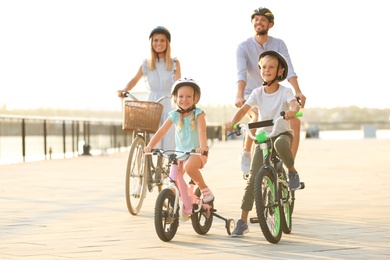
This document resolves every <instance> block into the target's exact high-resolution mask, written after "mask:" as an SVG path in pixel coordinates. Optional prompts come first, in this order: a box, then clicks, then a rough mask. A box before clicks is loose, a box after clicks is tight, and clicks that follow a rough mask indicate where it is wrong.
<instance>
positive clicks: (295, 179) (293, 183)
mask: <svg viewBox="0 0 390 260" xmlns="http://www.w3.org/2000/svg"><path fill="white" fill-rule="evenodd" d="M288 179H289V182H288V187H289V188H290V190H297V189H299V188H300V186H301V181H300V180H299V175H298V173H297V172H296V173H293V172H289V173H288Z"/></svg>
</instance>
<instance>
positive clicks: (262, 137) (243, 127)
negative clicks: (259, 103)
mask: <svg viewBox="0 0 390 260" xmlns="http://www.w3.org/2000/svg"><path fill="white" fill-rule="evenodd" d="M284 115H285V112H284V111H282V112H280V116H279V117H278V118H276V119H275V120H264V121H260V122H255V123H250V124H235V125H234V126H233V129H234V130H235V134H236V135H240V134H242V133H243V131H244V132H246V133H247V134H248V136H249V137H250V138H252V139H253V140H257V141H258V142H259V143H262V142H264V141H266V140H268V139H269V138H271V137H274V136H275V132H276V129H277V127H275V126H277V125H278V123H279V122H281V121H282V120H284ZM302 115H303V113H302V112H301V111H299V112H298V113H296V114H295V117H301V116H302ZM265 126H274V127H273V128H272V132H271V133H269V134H267V133H266V132H264V131H263V132H261V133H259V134H257V135H256V136H254V135H253V134H252V133H251V131H250V129H253V128H259V127H265Z"/></svg>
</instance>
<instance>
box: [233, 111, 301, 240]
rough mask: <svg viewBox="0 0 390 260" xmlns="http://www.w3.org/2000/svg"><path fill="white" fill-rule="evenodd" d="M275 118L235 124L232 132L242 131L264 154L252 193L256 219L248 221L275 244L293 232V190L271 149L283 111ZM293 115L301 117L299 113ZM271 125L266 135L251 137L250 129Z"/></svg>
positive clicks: (237, 133)
mask: <svg viewBox="0 0 390 260" xmlns="http://www.w3.org/2000/svg"><path fill="white" fill-rule="evenodd" d="M280 114H281V116H280V117H278V118H277V119H276V120H265V121H260V122H255V123H249V124H237V125H235V126H234V128H235V132H234V133H235V134H236V135H240V134H241V133H242V132H243V131H245V132H246V133H247V134H248V136H249V137H250V138H252V139H253V140H255V142H256V143H257V144H259V145H260V149H261V150H262V156H263V162H264V164H263V166H262V167H261V168H260V170H259V172H258V173H257V174H256V176H255V183H254V195H255V204H256V213H257V218H251V219H250V222H251V223H259V225H260V228H261V230H262V232H263V235H264V237H265V238H266V239H267V240H268V241H269V242H270V243H274V244H276V243H278V242H279V241H280V239H281V237H282V233H285V234H289V233H291V231H292V213H293V210H294V203H295V191H291V190H289V188H288V181H289V180H288V176H287V174H286V170H285V168H284V166H283V162H282V160H281V159H280V158H279V156H278V154H277V152H276V151H275V150H274V146H273V137H275V131H274V130H275V129H276V128H277V127H275V126H277V124H278V123H279V122H282V120H284V115H285V112H281V113H280ZM295 116H296V117H300V116H302V113H301V112H298V113H297V114H296V115H295ZM266 126H274V127H273V131H272V132H271V133H270V134H268V135H267V133H266V132H262V133H259V134H257V135H256V136H253V134H252V133H251V132H250V129H254V128H260V127H266ZM304 188H305V184H304V183H303V182H301V183H300V187H299V189H304Z"/></svg>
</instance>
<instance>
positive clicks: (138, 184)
mask: <svg viewBox="0 0 390 260" xmlns="http://www.w3.org/2000/svg"><path fill="white" fill-rule="evenodd" d="M122 94H123V96H124V97H125V99H124V101H123V126H122V128H123V130H125V131H127V132H130V133H131V134H132V137H131V140H132V142H131V146H130V152H129V157H128V160H127V167H126V205H127V209H128V211H129V212H130V214H132V215H137V214H138V213H139V212H140V210H141V207H142V204H143V201H144V199H145V197H146V188H148V190H149V192H152V191H153V188H154V187H156V186H157V188H158V192H160V191H161V190H162V188H163V184H164V180H165V179H166V178H167V177H168V175H164V173H165V171H164V170H163V169H162V166H163V157H158V158H157V161H153V160H152V159H151V158H150V157H148V158H145V156H144V152H143V151H144V147H145V146H146V145H147V143H148V142H149V140H150V135H151V134H153V133H155V132H156V131H157V129H158V128H159V125H160V119H161V114H162V110H163V105H162V104H160V102H161V101H162V100H163V99H165V98H170V97H171V96H164V97H161V98H160V99H158V100H157V101H156V102H150V101H139V100H138V99H137V98H136V97H135V96H134V95H132V94H130V93H129V92H123V93H122Z"/></svg>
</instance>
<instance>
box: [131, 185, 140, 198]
mask: <svg viewBox="0 0 390 260" xmlns="http://www.w3.org/2000/svg"><path fill="white" fill-rule="evenodd" d="M140 194H141V185H139V184H138V186H137V187H136V188H135V189H132V190H131V192H130V196H134V197H136V198H138V197H139V195H140Z"/></svg>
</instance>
